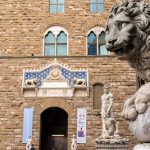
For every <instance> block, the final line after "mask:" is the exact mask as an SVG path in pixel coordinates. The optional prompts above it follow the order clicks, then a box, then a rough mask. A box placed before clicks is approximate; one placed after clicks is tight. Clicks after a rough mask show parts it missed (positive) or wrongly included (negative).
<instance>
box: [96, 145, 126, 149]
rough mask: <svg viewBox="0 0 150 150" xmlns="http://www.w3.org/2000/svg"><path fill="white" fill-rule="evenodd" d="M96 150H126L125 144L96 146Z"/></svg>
mask: <svg viewBox="0 0 150 150" xmlns="http://www.w3.org/2000/svg"><path fill="white" fill-rule="evenodd" d="M96 150H128V145H127V144H96Z"/></svg>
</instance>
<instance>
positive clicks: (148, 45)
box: [109, 0, 150, 82]
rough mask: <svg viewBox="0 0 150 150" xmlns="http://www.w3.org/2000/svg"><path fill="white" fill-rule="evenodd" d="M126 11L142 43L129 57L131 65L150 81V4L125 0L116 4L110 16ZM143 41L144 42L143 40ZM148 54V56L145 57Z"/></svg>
mask: <svg viewBox="0 0 150 150" xmlns="http://www.w3.org/2000/svg"><path fill="white" fill-rule="evenodd" d="M122 12H123V13H125V14H126V15H127V16H128V17H130V18H131V19H132V22H133V23H134V24H135V25H136V27H137V33H136V38H138V39H139V41H140V43H141V48H140V49H137V50H136V53H135V54H134V55H133V56H132V57H130V58H127V59H128V62H129V64H130V65H131V67H133V68H135V69H136V70H137V72H138V74H139V76H140V77H141V78H142V79H144V80H145V81H146V82H149V81H150V4H149V3H145V2H144V1H143V0H123V2H122V3H120V4H116V5H114V6H113V7H112V9H111V11H110V15H109V18H113V17H114V16H115V15H117V14H119V13H122ZM141 41H142V42H141ZM145 56H146V57H145Z"/></svg>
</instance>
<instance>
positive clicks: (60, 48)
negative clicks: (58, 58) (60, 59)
mask: <svg viewBox="0 0 150 150" xmlns="http://www.w3.org/2000/svg"><path fill="white" fill-rule="evenodd" d="M56 50H57V52H56V54H57V55H65V54H66V53H65V52H66V51H67V35H66V34H65V33H64V32H63V31H62V32H60V34H59V35H58V37H57V47H56Z"/></svg>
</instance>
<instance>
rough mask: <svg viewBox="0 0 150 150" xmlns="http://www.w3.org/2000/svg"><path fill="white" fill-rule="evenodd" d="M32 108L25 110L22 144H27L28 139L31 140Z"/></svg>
mask: <svg viewBox="0 0 150 150" xmlns="http://www.w3.org/2000/svg"><path fill="white" fill-rule="evenodd" d="M32 122H33V108H25V109H24V116H23V136H22V143H27V139H28V138H32Z"/></svg>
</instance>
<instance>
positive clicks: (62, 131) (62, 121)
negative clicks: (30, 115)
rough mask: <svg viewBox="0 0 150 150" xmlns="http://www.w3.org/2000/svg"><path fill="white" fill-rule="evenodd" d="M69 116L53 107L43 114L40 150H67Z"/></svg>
mask: <svg viewBox="0 0 150 150" xmlns="http://www.w3.org/2000/svg"><path fill="white" fill-rule="evenodd" d="M67 136H68V114H67V112H66V111H64V110H63V109H61V108H59V107H51V108H48V109H46V110H45V111H43V112H42V114H41V130H40V150H67Z"/></svg>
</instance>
